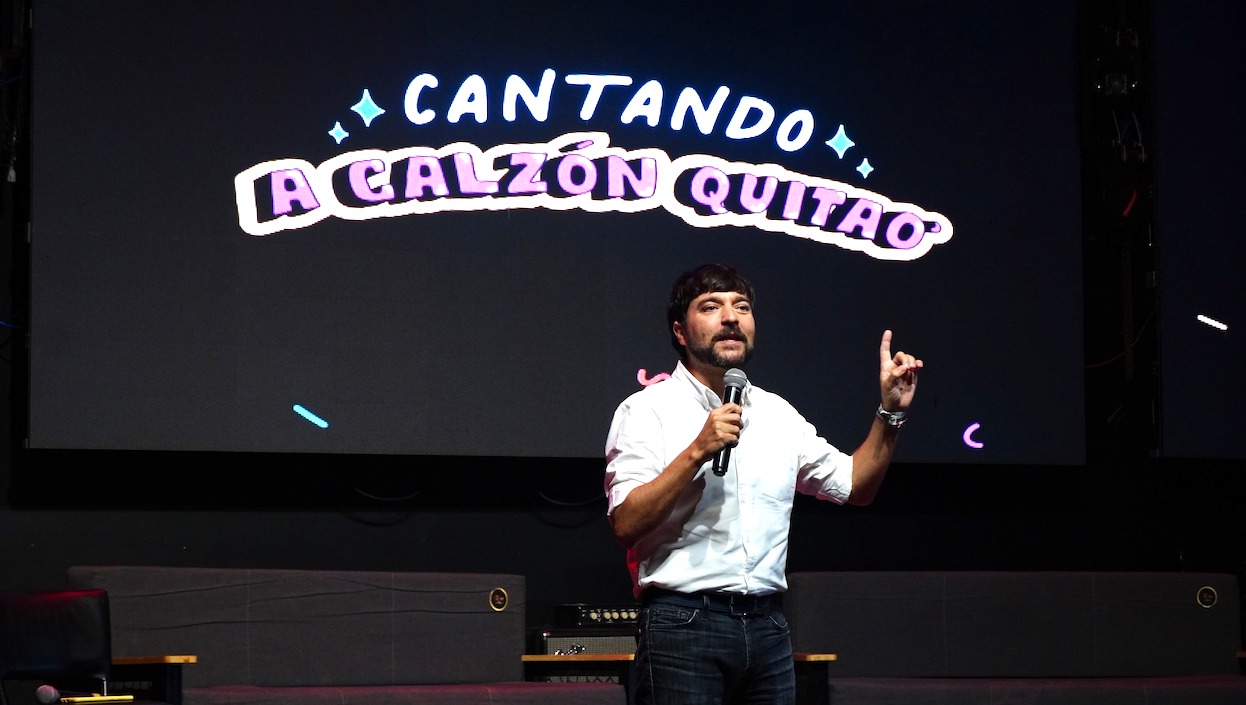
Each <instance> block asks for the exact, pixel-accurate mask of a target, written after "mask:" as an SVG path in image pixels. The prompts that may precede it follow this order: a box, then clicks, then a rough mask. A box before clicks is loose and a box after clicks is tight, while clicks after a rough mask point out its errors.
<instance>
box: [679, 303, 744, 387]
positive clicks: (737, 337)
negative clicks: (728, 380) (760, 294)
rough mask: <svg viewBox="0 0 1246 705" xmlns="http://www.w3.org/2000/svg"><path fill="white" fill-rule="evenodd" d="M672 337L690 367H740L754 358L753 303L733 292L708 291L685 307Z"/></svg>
mask: <svg viewBox="0 0 1246 705" xmlns="http://www.w3.org/2000/svg"><path fill="white" fill-rule="evenodd" d="M674 330H675V335H676V336H677V337H678V339H679V342H680V343H682V344H683V346H684V348H685V349H686V350H687V351H688V358H689V363H690V364H697V365H699V366H712V367H717V368H720V369H724V370H725V369H727V368H729V367H742V366H743V365H744V363H746V362H748V359H749V358H750V357H752V355H753V339H754V336H755V334H756V328H755V324H754V322H753V302H751V301H749V300H748V297H746V296H745V295H744V294H741V293H739V292H736V291H711V292H709V293H705V294H701V295H700V296H698V297H696V298H695V299H693V300H692V303H691V304H689V305H688V315H687V317H686V319H685V320H684V321H683V323H682V324H681V323H679V322H676V323H675V325H674Z"/></svg>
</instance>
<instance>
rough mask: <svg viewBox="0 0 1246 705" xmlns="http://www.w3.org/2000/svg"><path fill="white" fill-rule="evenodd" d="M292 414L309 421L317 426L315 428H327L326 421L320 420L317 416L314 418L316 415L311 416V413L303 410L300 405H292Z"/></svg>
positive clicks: (327, 423)
mask: <svg viewBox="0 0 1246 705" xmlns="http://www.w3.org/2000/svg"><path fill="white" fill-rule="evenodd" d="M294 413H296V414H298V415H299V416H302V417H303V418H305V419H307V420H308V421H311V422H312V423H314V424H316V425H317V426H319V427H320V428H328V427H329V422H328V421H325V420H324V419H322V418H320V417H319V416H316V415H315V414H313V413H312V412H310V411H308V410H307V409H305V408H304V407H303V405H302V404H295V405H294Z"/></svg>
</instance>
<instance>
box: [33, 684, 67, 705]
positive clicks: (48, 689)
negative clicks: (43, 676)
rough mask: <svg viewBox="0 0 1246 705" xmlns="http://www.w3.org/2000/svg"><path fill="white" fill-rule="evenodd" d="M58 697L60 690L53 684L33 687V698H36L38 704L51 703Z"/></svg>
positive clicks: (59, 697) (45, 704)
mask: <svg viewBox="0 0 1246 705" xmlns="http://www.w3.org/2000/svg"><path fill="white" fill-rule="evenodd" d="M60 699H61V694H60V692H59V691H58V690H57V689H56V688H55V687H53V686H50V685H41V686H39V687H38V688H35V700H38V701H39V703H40V705H52V703H54V702H56V701H57V700H60Z"/></svg>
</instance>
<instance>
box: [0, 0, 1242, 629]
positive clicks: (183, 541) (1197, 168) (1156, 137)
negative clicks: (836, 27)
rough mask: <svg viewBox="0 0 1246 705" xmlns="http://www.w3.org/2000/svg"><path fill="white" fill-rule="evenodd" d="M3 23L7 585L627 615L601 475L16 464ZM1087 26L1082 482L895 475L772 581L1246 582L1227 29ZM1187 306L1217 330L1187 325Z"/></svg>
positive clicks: (546, 618)
mask: <svg viewBox="0 0 1246 705" xmlns="http://www.w3.org/2000/svg"><path fill="white" fill-rule="evenodd" d="M36 4H37V3H36ZM0 5H2V6H3V7H4V15H3V17H4V20H5V24H4V25H3V27H4V38H3V39H4V54H3V59H4V65H3V74H2V75H3V80H4V83H3V95H2V98H3V107H4V111H3V119H4V121H5V122H4V125H3V127H4V131H3V132H4V137H5V140H4V145H3V149H4V153H3V154H4V157H5V165H6V169H5V171H6V172H8V171H10V168H11V173H12V174H13V177H12V178H10V179H6V180H5V181H4V184H3V215H4V218H3V222H2V223H0V227H3V228H4V231H3V235H4V237H5V239H6V241H7V242H9V243H11V245H12V246H11V247H9V248H3V249H0V253H3V254H4V255H5V256H7V257H8V258H9V261H8V262H6V264H7V265H8V266H7V270H8V271H9V272H10V287H9V288H8V291H7V299H6V300H5V301H4V304H5V306H6V310H7V311H8V312H9V315H8V316H7V318H6V319H5V320H6V321H7V322H8V327H7V328H6V332H7V338H6V340H5V347H4V359H5V361H6V362H7V363H9V364H10V372H11V375H10V376H7V377H6V378H5V380H4V381H5V382H7V383H9V385H10V389H9V391H10V393H11V396H12V398H13V400H14V403H13V405H12V407H11V408H10V409H8V410H7V411H8V412H9V415H8V417H7V418H6V419H4V420H5V421H6V423H7V425H8V426H9V427H10V428H11V429H12V433H11V434H9V436H8V437H6V438H5V440H7V441H8V447H7V449H6V450H7V453H6V454H5V455H6V457H8V458H9V459H10V461H9V462H8V463H6V467H5V480H6V482H7V485H8V490H9V491H8V495H7V503H6V504H5V506H3V507H2V508H0V537H3V539H2V540H0V565H3V566H4V568H3V570H4V571H5V574H6V579H5V581H4V582H5V587H12V588H45V587H58V586H59V585H60V584H61V582H62V580H63V576H64V569H65V567H66V566H68V565H73V564H92V563H113V564H127V563H128V564H144V565H147V564H150V565H159V564H169V565H197V566H237V567H295V568H326V569H366V570H444V571H501V572H514V573H519V574H524V575H526V576H528V580H529V583H528V585H529V606H528V616H529V624H530V626H532V627H533V628H536V627H539V626H542V625H546V624H549V623H550V621H551V620H552V618H553V607H554V606H555V605H558V604H562V603H567V602H594V603H603V602H604V603H611V604H612V603H622V602H626V601H628V599H629V596H628V594H629V585H628V582H627V573H626V570H625V567H624V565H623V553H622V551H621V549H619V548H618V547H617V546H616V545H615V544H614V542H613V539H612V537H611V535H610V531H609V528H608V526H607V524H606V522H605V519H604V516H603V512H604V500H603V498H602V496H601V488H600V474H599V470H600V468H599V467H589V466H586V465H585V463H583V462H581V461H579V460H577V459H574V458H571V459H556V458H555V459H551V458H522V457H516V458H509V459H502V460H501V461H499V459H498V458H496V457H485V456H481V457H472V456H470V455H468V456H456V457H452V458H451V457H445V458H411V457H407V456H403V455H393V456H370V457H367V458H354V457H352V458H347V459H342V458H339V457H325V456H321V455H317V454H297V455H285V454H280V453H276V454H274V453H257V454H249V453H212V452H204V453H192V454H175V455H169V454H165V453H159V452H150V451H140V450H135V451H115V452H99V453H89V454H83V453H79V452H71V451H65V452H46V453H39V454H31V453H30V452H29V451H28V449H26V448H25V447H24V445H25V440H24V439H25V426H24V420H25V415H26V408H25V383H26V379H25V366H26V362H27V359H26V355H27V354H28V350H27V344H28V331H27V330H26V329H25V328H24V323H25V322H26V313H27V311H26V309H25V306H26V303H27V301H26V300H27V296H26V294H27V287H28V281H27V279H26V278H27V274H28V270H27V266H28V262H27V258H28V256H29V252H28V251H27V248H26V247H25V245H26V237H25V235H26V230H27V223H28V221H29V215H30V213H29V203H30V198H31V194H30V185H29V174H30V169H31V164H32V160H37V159H38V155H37V154H33V155H32V154H31V151H30V134H31V131H32V129H37V128H38V126H37V124H36V125H31V124H30V122H29V113H28V112H27V111H28V107H29V104H30V102H29V101H30V94H31V91H33V90H38V86H35V85H31V83H30V82H29V80H28V78H29V73H28V71H29V69H30V66H29V63H30V61H29V56H28V52H27V49H28V44H29V41H30V39H29V33H28V32H27V31H26V29H25V17H26V13H27V11H28V9H29V6H30V5H31V3H25V2H16V1H13V0H9V1H7V2H3V3H0ZM1040 7H1041V5H1035V6H1034V8H1031V9H1033V10H1034V12H1035V13H1036V14H1035V17H1041V9H1037V8H1040ZM1079 8H1080V12H1079V16H1078V27H1077V33H1076V36H1072V37H1069V45H1070V48H1071V49H1073V48H1075V49H1076V51H1077V60H1078V69H1079V73H1078V75H1077V76H1075V77H1070V84H1069V85H1068V91H1069V92H1071V93H1073V94H1075V95H1076V98H1077V104H1078V120H1079V130H1080V133H1079V137H1080V139H1081V145H1080V147H1081V160H1082V161H1081V167H1082V174H1081V176H1082V182H1083V183H1082V192H1083V202H1082V240H1083V245H1084V249H1083V251H1084V258H1083V280H1082V282H1081V284H1082V285H1083V289H1084V303H1083V311H1082V312H1081V313H1082V316H1083V320H1084V334H1085V335H1084V338H1085V340H1084V347H1085V381H1084V385H1085V392H1086V394H1085V409H1084V412H1085V427H1086V429H1085V438H1086V459H1085V462H1084V463H1074V464H1055V465H1046V464H1008V465H997V464H981V463H931V464H927V463H913V462H900V463H897V464H896V465H895V466H894V467H893V469H892V472H891V474H890V476H889V477H888V480H887V484H886V485H885V488H884V491H883V492H882V494H881V495H880V497H879V499H878V500H877V502H876V503H875V504H874V505H873V506H871V507H868V508H853V507H835V506H831V505H827V504H818V503H814V502H811V501H810V502H805V501H801V502H799V503H798V506H797V511H796V512H795V516H794V520H793V533H792V546H791V559H790V564H789V569H790V570H792V571H797V570H857V569H861V570H864V569H872V570H880V569H881V570H890V569H895V570H927V569H929V570H969V569H974V570H996V569H998V570H1008V569H1039V570H1043V569H1051V570H1213V571H1222V572H1228V573H1232V574H1236V575H1239V576H1240V575H1241V574H1242V573H1243V571H1244V570H1246V530H1244V529H1246V527H1244V526H1243V523H1244V522H1246V519H1244V518H1243V516H1244V513H1243V512H1242V507H1243V502H1244V501H1246V468H1244V467H1242V458H1243V457H1244V456H1246V453H1243V451H1242V449H1241V447H1240V436H1241V432H1240V429H1241V428H1242V427H1243V425H1242V416H1243V412H1242V409H1241V407H1242V405H1241V403H1240V402H1241V393H1242V391H1243V390H1242V386H1243V385H1242V382H1241V381H1240V375H1238V374H1236V361H1237V360H1238V359H1240V358H1241V355H1240V352H1241V351H1240V343H1238V342H1237V340H1236V339H1235V338H1234V337H1233V334H1234V328H1233V327H1232V326H1233V314H1234V313H1235V312H1237V311H1240V310H1241V302H1242V296H1241V294H1242V290H1241V288H1242V285H1241V278H1240V276H1239V275H1238V273H1239V272H1240V269H1241V268H1240V262H1241V261H1242V260H1241V257H1240V255H1241V254H1242V253H1241V251H1242V245H1241V244H1240V238H1237V237H1236V231H1235V229H1237V228H1238V227H1239V226H1238V225H1237V219H1236V218H1235V217H1234V213H1233V211H1232V204H1233V203H1235V202H1236V200H1237V198H1236V194H1239V193H1240V192H1241V188H1242V186H1243V185H1246V184H1243V169H1242V167H1241V164H1243V163H1246V154H1243V149H1242V145H1243V137H1242V134H1241V131H1240V129H1238V127H1237V126H1240V125H1241V124H1242V120H1241V117H1242V99H1241V98H1240V94H1239V93H1238V92H1237V91H1236V90H1235V86H1236V85H1238V84H1239V83H1240V81H1234V80H1233V79H1234V78H1241V74H1242V72H1243V70H1244V69H1243V67H1246V61H1244V60H1243V56H1242V50H1241V49H1240V48H1239V47H1238V46H1237V45H1236V44H1234V42H1233V41H1232V39H1233V36H1232V33H1233V32H1234V31H1235V28H1236V27H1240V26H1241V20H1242V19H1243V18H1242V17H1241V15H1242V10H1241V9H1240V8H1238V7H1236V5H1235V4H1234V3H1231V2H1196V3H1187V4H1183V5H1182V7H1181V8H1180V11H1178V10H1177V9H1175V8H1172V7H1169V8H1164V7H1153V5H1152V3H1146V2H1084V3H1080V4H1079ZM1027 21H1039V20H1036V19H1034V17H1031V18H1030V19H1029V20H1027ZM83 60H89V57H84V58H83ZM1005 78H1006V77H1005ZM1122 126H1124V127H1122ZM662 279H664V280H666V279H669V277H668V276H665V275H664V276H663V277H662ZM1204 310H1206V312H1207V315H1211V316H1212V317H1215V318H1218V319H1219V320H1224V321H1226V322H1228V323H1229V324H1230V330H1229V331H1228V332H1227V333H1220V332H1216V333H1214V334H1212V335H1210V336H1209V335H1208V331H1207V329H1206V328H1204V327H1199V326H1194V325H1191V321H1190V319H1191V318H1192V316H1193V315H1195V314H1196V313H1200V312H1203V311H1204ZM1221 312H1223V313H1221ZM1042 335H1043V331H1042V330H1034V331H1033V337H1032V338H1031V339H1030V341H1031V342H1033V344H1034V345H1035V346H1040V345H1041V344H1042ZM1007 382H1008V379H1007V375H1000V379H999V380H998V383H999V384H1001V385H1006V384H1007ZM914 423H918V421H915V422H914ZM344 464H345V465H346V466H347V469H348V472H346V473H343V472H342V470H343V465H344ZM352 464H353V465H352ZM415 466H418V470H419V474H418V477H419V480H418V481H413V479H412V478H413V474H412V469H413V467H415ZM136 469H141V470H142V472H140V473H136V472H135V470H136ZM514 477H529V478H530V477H537V478H540V481H538V482H514V481H512V480H513V478H514ZM136 478H138V479H136Z"/></svg>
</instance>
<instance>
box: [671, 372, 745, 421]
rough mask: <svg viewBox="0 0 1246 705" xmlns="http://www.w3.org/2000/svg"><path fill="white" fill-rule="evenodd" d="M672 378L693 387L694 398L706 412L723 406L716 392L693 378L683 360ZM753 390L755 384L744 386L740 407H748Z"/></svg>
mask: <svg viewBox="0 0 1246 705" xmlns="http://www.w3.org/2000/svg"><path fill="white" fill-rule="evenodd" d="M671 377H672V378H674V379H678V380H681V381H683V382H686V383H687V384H689V385H691V391H692V394H693V396H694V397H696V399H697V402H698V403H700V404H701V406H702V407H704V408H705V410H706V411H709V410H711V409H717V408H718V407H720V406H722V404H723V400H722V399H720V398H719V397H718V395H717V394H715V393H714V390H712V389H710V388H709V387H707V386H705V385H704V384H701V380H699V379H697V378H696V377H693V376H692V372H691V371H689V370H688V368H687V367H684V362H683V360H680V361H679V362H678V364H676V365H675V372H674V373H673V374H672V375H671ZM752 388H753V384H752V383H751V382H749V383H746V384H745V385H744V389H743V390H742V391H741V392H740V406H748V403H749V390H750V389H752Z"/></svg>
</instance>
